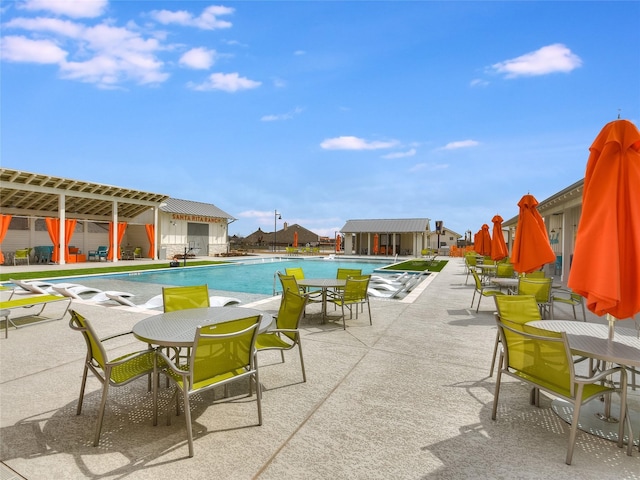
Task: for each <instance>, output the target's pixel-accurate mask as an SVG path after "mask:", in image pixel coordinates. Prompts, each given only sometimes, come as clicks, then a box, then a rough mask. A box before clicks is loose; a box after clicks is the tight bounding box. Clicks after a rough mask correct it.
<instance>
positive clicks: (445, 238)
mask: <svg viewBox="0 0 640 480" xmlns="http://www.w3.org/2000/svg"><path fill="white" fill-rule="evenodd" d="M461 238H462V235H460V234H459V233H456V232H454V231H453V230H450V229H448V228H446V227H444V228H443V229H442V232H440V245H438V232H436V231H433V232H429V245H431V247H430V248H444V249H447V248H449V247H451V246H457V245H458V241H459V240H460V239H461Z"/></svg>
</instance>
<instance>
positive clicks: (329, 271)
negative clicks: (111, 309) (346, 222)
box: [73, 259, 389, 295]
mask: <svg viewBox="0 0 640 480" xmlns="http://www.w3.org/2000/svg"><path fill="white" fill-rule="evenodd" d="M388 264H389V262H388V261H387V262H379V261H378V262H375V261H374V262H371V261H370V262H364V261H357V260H324V259H264V260H258V261H249V262H234V263H230V264H223V265H213V266H206V267H193V268H171V269H167V270H161V271H150V272H136V273H126V274H112V275H108V276H104V278H105V279H106V278H109V279H113V280H119V281H127V282H141V283H155V284H161V285H176V286H186V285H201V284H205V283H206V284H207V285H208V286H209V288H210V289H212V290H222V291H227V292H244V293H255V294H264V295H272V294H273V289H274V275H275V273H276V272H277V271H280V272H282V273H284V271H285V268H291V267H302V268H303V269H304V274H305V277H309V278H313V277H315V278H335V276H336V272H337V270H338V268H360V269H362V273H363V275H367V274H370V273H373V271H374V270H375V269H378V268H381V267H383V266H385V265H388ZM87 278H88V277H87ZM98 278H100V277H95V276H93V277H91V279H93V280H95V279H98ZM77 280H78V281H80V280H81V279H78V278H76V279H74V280H73V281H74V282H75V281H77ZM80 283H82V281H80ZM277 289H279V284H278V285H277Z"/></svg>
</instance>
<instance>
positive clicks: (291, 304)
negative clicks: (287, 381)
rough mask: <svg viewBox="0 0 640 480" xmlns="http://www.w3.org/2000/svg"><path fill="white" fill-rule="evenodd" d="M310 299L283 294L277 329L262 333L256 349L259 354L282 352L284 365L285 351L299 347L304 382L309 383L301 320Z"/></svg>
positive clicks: (277, 318) (288, 293)
mask: <svg viewBox="0 0 640 480" xmlns="http://www.w3.org/2000/svg"><path fill="white" fill-rule="evenodd" d="M308 300H309V297H308V296H307V295H304V296H301V295H298V294H296V293H295V292H292V291H291V290H287V291H286V292H285V293H283V294H282V300H281V301H280V308H279V310H278V314H277V317H276V328H275V329H273V330H269V331H268V332H266V333H261V334H259V335H258V338H257V339H256V349H257V351H258V352H262V351H264V350H280V356H281V357H282V363H284V351H285V350H291V349H292V348H294V347H296V346H297V347H298V352H299V353H300V366H301V368H302V381H303V382H306V381H307V374H306V372H305V370H304V358H303V356H302V341H301V339H300V330H299V329H298V326H299V325H300V320H301V319H302V317H303V315H304V309H305V307H306V305H307V301H308Z"/></svg>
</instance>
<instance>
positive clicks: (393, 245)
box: [340, 218, 435, 257]
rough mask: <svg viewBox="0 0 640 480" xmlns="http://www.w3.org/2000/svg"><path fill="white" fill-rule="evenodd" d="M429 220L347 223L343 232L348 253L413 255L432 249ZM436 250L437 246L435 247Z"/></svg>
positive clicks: (350, 221)
mask: <svg viewBox="0 0 640 480" xmlns="http://www.w3.org/2000/svg"><path fill="white" fill-rule="evenodd" d="M429 222H430V219H428V218H405V219H368V220H348V221H347V223H346V224H345V225H344V227H342V228H341V229H340V232H341V233H342V234H343V235H344V251H345V253H355V254H358V255H413V256H416V257H417V256H420V255H421V251H422V250H423V249H426V248H433V247H432V246H431V244H430V240H429V239H430V234H431V229H430V227H429ZM434 247H435V245H434Z"/></svg>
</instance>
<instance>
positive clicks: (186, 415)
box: [176, 389, 193, 457]
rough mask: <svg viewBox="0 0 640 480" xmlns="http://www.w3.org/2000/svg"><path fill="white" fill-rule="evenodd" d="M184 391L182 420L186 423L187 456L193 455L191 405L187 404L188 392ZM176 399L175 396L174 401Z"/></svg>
mask: <svg viewBox="0 0 640 480" xmlns="http://www.w3.org/2000/svg"><path fill="white" fill-rule="evenodd" d="M183 393H184V420H185V422H186V423H187V440H188V442H189V457H193V429H192V427H191V405H189V392H187V390H186V389H185V390H183ZM177 401H178V399H177V398H176V403H177Z"/></svg>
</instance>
